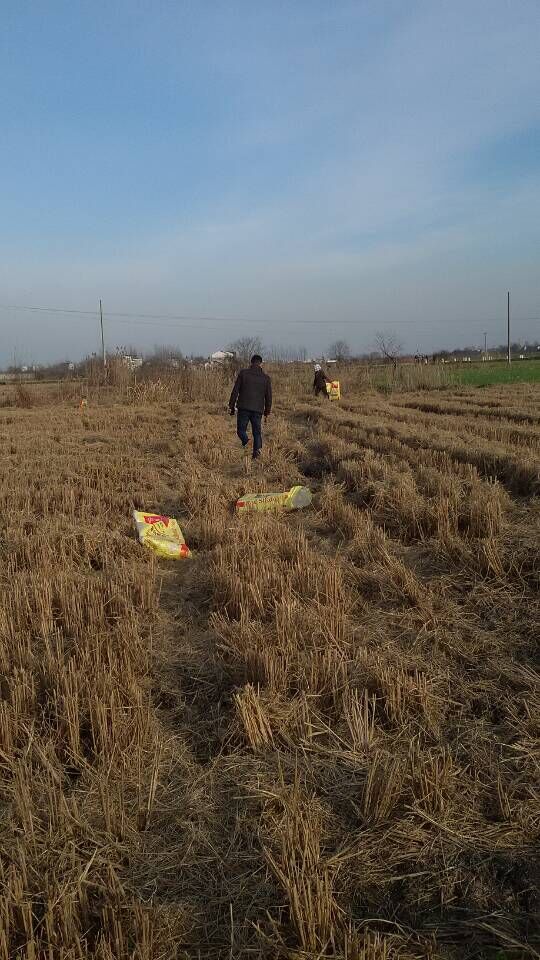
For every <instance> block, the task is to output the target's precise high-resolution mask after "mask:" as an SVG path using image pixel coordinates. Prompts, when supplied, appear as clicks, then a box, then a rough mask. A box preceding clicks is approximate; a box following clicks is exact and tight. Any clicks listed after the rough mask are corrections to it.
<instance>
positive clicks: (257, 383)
mask: <svg viewBox="0 0 540 960" xmlns="http://www.w3.org/2000/svg"><path fill="white" fill-rule="evenodd" d="M235 408H237V410H238V414H237V420H236V432H237V433H238V436H239V437H240V440H241V441H242V446H243V447H244V448H245V447H247V445H248V443H249V437H248V434H247V428H248V425H249V424H251V430H252V433H253V459H254V460H257V459H258V457H260V455H261V449H262V428H261V421H262V417H263V414H264V419H265V420H266V418H267V417H269V416H270V411H271V409H272V381H271V380H270V377H269V376H268V375H267V374H266V373H265V372H264V370H263V368H262V357H260V356H259V354H258V353H256V354H255V356H254V357H252V358H251V364H250V366H249V367H247V368H246V369H245V370H241V371H240V373H239V374H238V376H237V378H236V383H235V384H234V387H233V390H232V393H231V399H230V400H229V411H230V414H231V417H233V416H234V411H235Z"/></svg>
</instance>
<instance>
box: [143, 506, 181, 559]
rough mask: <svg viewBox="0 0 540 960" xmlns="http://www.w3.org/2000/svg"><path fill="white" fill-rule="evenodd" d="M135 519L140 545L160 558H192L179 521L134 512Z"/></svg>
mask: <svg viewBox="0 0 540 960" xmlns="http://www.w3.org/2000/svg"><path fill="white" fill-rule="evenodd" d="M133 519H134V520H135V526H136V527H137V533H138V535H139V543H142V544H144V546H145V547H150V550H153V551H154V553H157V554H158V555H159V556H160V557H168V559H169V560H180V559H181V558H182V557H190V556H191V551H190V549H189V547H188V545H187V544H186V541H185V540H184V537H183V534H182V531H181V529H180V527H179V525H178V521H177V520H174V519H173V518H172V517H162V516H161V515H160V514H158V513H144V511H141V510H134V511H133Z"/></svg>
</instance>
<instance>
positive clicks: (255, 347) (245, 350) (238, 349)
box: [227, 337, 263, 364]
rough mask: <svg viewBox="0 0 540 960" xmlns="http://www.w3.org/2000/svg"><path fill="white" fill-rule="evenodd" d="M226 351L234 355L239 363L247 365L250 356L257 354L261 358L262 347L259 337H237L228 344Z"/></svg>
mask: <svg viewBox="0 0 540 960" xmlns="http://www.w3.org/2000/svg"><path fill="white" fill-rule="evenodd" d="M227 350H230V351H231V353H234V355H235V356H236V359H237V360H239V361H240V363H243V364H244V363H249V361H250V360H251V358H252V356H254V354H256V353H258V354H260V355H261V356H262V353H263V346H262V342H261V338H260V337H239V338H238V340H234V341H233V342H232V343H230V344H229V346H228V347H227Z"/></svg>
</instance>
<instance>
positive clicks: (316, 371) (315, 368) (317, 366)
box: [313, 363, 321, 373]
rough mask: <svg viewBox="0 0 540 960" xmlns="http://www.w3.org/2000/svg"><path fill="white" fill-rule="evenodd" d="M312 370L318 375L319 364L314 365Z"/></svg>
mask: <svg viewBox="0 0 540 960" xmlns="http://www.w3.org/2000/svg"><path fill="white" fill-rule="evenodd" d="M313 369H314V370H315V373H318V372H319V370H320V369H321V365H320V363H316V364H315V366H314V368H313Z"/></svg>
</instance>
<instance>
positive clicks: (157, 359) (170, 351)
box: [129, 343, 184, 363]
mask: <svg viewBox="0 0 540 960" xmlns="http://www.w3.org/2000/svg"><path fill="white" fill-rule="evenodd" d="M129 355H130V356H133V354H129ZM135 356H137V354H135ZM146 359H147V360H150V361H152V362H153V363H167V362H168V361H170V360H183V359H184V354H183V353H182V351H181V350H179V349H178V347H174V346H170V345H169V344H159V343H156V344H155V346H154V349H153V351H152V352H151V353H148V354H147V355H146Z"/></svg>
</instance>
